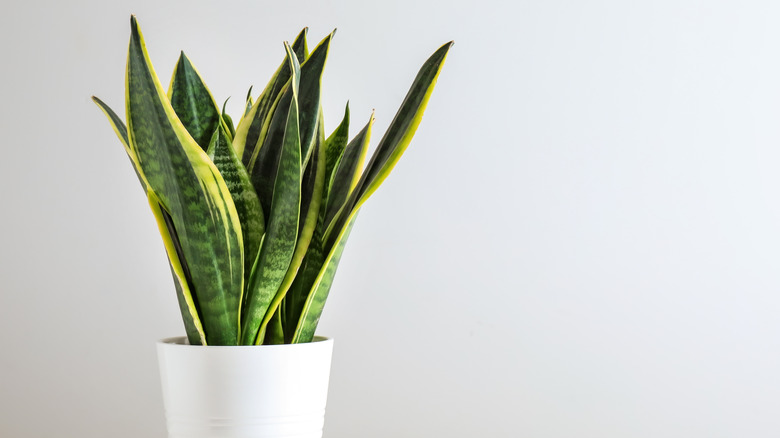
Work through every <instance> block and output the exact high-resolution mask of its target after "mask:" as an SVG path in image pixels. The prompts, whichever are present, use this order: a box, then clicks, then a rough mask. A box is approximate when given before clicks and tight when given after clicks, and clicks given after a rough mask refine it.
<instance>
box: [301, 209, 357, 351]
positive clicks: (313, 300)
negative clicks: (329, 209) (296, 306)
mask: <svg viewBox="0 0 780 438" xmlns="http://www.w3.org/2000/svg"><path fill="white" fill-rule="evenodd" d="M356 213H357V212H356ZM355 218H356V214H355V215H352V218H351V219H350V221H349V223H347V226H346V227H345V228H344V229H343V230H342V232H341V233H340V234H339V236H338V237H337V239H336V244H335V245H334V246H333V248H331V250H330V251H329V252H328V253H327V256H326V258H325V260H324V262H323V263H322V264H320V269H319V270H318V271H317V276H316V277H315V278H314V281H313V283H312V285H311V286H310V288H309V291H310V292H309V294H308V296H307V297H306V301H305V302H304V304H303V307H302V309H301V311H300V316H299V319H298V324H297V325H296V328H295V331H294V332H293V335H292V336H291V337H289V342H290V343H293V344H299V343H303V342H311V341H312V339H313V338H314V332H315V331H316V330H317V324H319V321H320V316H321V315H322V310H323V308H324V307H325V301H326V300H327V299H328V294H329V293H330V287H331V285H332V284H333V278H334V277H335V276H336V269H337V268H338V265H339V262H340V261H341V255H342V253H343V252H344V245H346V243H347V239H348V238H349V234H350V233H351V232H352V226H353V225H354V223H355Z"/></svg>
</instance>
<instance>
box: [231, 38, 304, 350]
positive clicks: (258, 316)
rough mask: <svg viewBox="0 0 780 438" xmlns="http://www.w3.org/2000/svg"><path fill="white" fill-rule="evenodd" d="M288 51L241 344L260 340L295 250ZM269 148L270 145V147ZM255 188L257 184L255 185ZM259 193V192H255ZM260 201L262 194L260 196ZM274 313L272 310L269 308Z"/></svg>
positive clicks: (293, 96) (296, 181) (297, 185)
mask: <svg viewBox="0 0 780 438" xmlns="http://www.w3.org/2000/svg"><path fill="white" fill-rule="evenodd" d="M285 49H286V50H287V57H288V62H289V63H290V71H292V81H291V86H290V88H289V94H290V104H289V109H288V111H287V114H286V117H285V118H284V119H279V120H278V123H284V125H283V136H282V139H281V142H280V143H279V146H281V150H280V151H279V161H278V166H277V167H276V171H275V172H273V174H272V175H274V181H273V196H272V200H271V205H270V208H269V209H268V210H265V211H268V212H269V213H268V225H267V226H266V234H265V236H264V238H263V244H262V247H261V248H260V254H259V256H258V259H257V262H256V263H255V268H254V270H253V272H252V275H251V277H250V280H249V285H248V287H247V302H246V306H244V309H245V314H244V317H243V319H242V326H241V342H242V343H243V344H255V343H262V342H263V336H264V333H262V332H261V331H260V325H261V322H262V321H263V320H264V318H265V316H266V312H268V311H269V307H270V305H271V301H272V300H273V299H274V296H275V295H276V292H277V291H278V289H279V286H280V285H281V283H282V281H283V279H284V277H285V274H286V272H287V269H288V267H289V266H290V260H291V259H292V256H293V252H294V251H295V244H296V241H297V237H298V215H299V212H300V202H301V149H300V148H301V143H300V132H299V128H298V96H297V95H298V81H299V77H300V65H299V64H298V60H297V59H296V57H295V54H294V53H293V51H292V48H291V47H290V46H289V45H287V44H285ZM269 147H270V146H269ZM255 187H256V188H257V186H255ZM258 195H260V193H259V192H258ZM260 200H261V204H262V197H261V199H260ZM271 312H273V310H272V311H271Z"/></svg>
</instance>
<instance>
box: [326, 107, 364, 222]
mask: <svg viewBox="0 0 780 438" xmlns="http://www.w3.org/2000/svg"><path fill="white" fill-rule="evenodd" d="M373 124H374V114H373V113H372V114H371V118H370V119H369V120H368V123H366V126H365V127H363V129H361V130H360V132H359V133H358V135H356V136H355V138H354V139H353V140H352V141H351V142H349V144H348V145H347V147H346V148H345V149H344V153H343V154H342V156H341V158H340V159H339V162H338V164H337V166H336V169H335V170H334V171H333V179H332V180H331V187H330V190H328V203H327V207H326V210H325V221H324V226H325V229H327V228H328V225H330V223H331V222H332V221H333V218H334V217H336V214H337V213H338V211H339V210H340V209H341V207H342V206H344V204H345V203H346V201H347V198H348V196H349V194H350V193H351V192H352V190H354V188H355V186H356V185H357V183H358V180H359V178H360V171H361V170H362V169H363V163H364V162H365V160H366V152H367V151H368V142H369V140H370V139H371V126H372V125H373Z"/></svg>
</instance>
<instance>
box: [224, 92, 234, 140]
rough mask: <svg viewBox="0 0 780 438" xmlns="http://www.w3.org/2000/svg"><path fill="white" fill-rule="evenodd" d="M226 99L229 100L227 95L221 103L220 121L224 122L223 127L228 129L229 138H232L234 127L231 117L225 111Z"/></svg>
mask: <svg viewBox="0 0 780 438" xmlns="http://www.w3.org/2000/svg"><path fill="white" fill-rule="evenodd" d="M228 100H230V98H229V97H228V98H227V99H225V103H223V104H222V121H224V122H225V127H226V128H227V129H228V131H230V138H233V136H235V135H236V127H235V126H234V125H233V118H231V117H230V116H229V115H228V113H227V111H225V107H226V106H227V103H228Z"/></svg>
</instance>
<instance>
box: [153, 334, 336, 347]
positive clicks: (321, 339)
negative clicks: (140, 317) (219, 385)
mask: <svg viewBox="0 0 780 438" xmlns="http://www.w3.org/2000/svg"><path fill="white" fill-rule="evenodd" d="M319 343H333V338H329V337H327V336H314V339H313V340H312V341H311V342H303V343H300V344H276V345H190V344H189V341H188V340H187V336H173V337H170V338H163V339H160V340H159V341H157V344H161V345H165V346H171V347H176V348H178V347H182V348H198V349H200V348H210V349H211V348H247V349H250V348H258V347H262V348H268V349H271V348H292V347H299V348H301V347H303V346H305V345H311V344H319Z"/></svg>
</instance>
